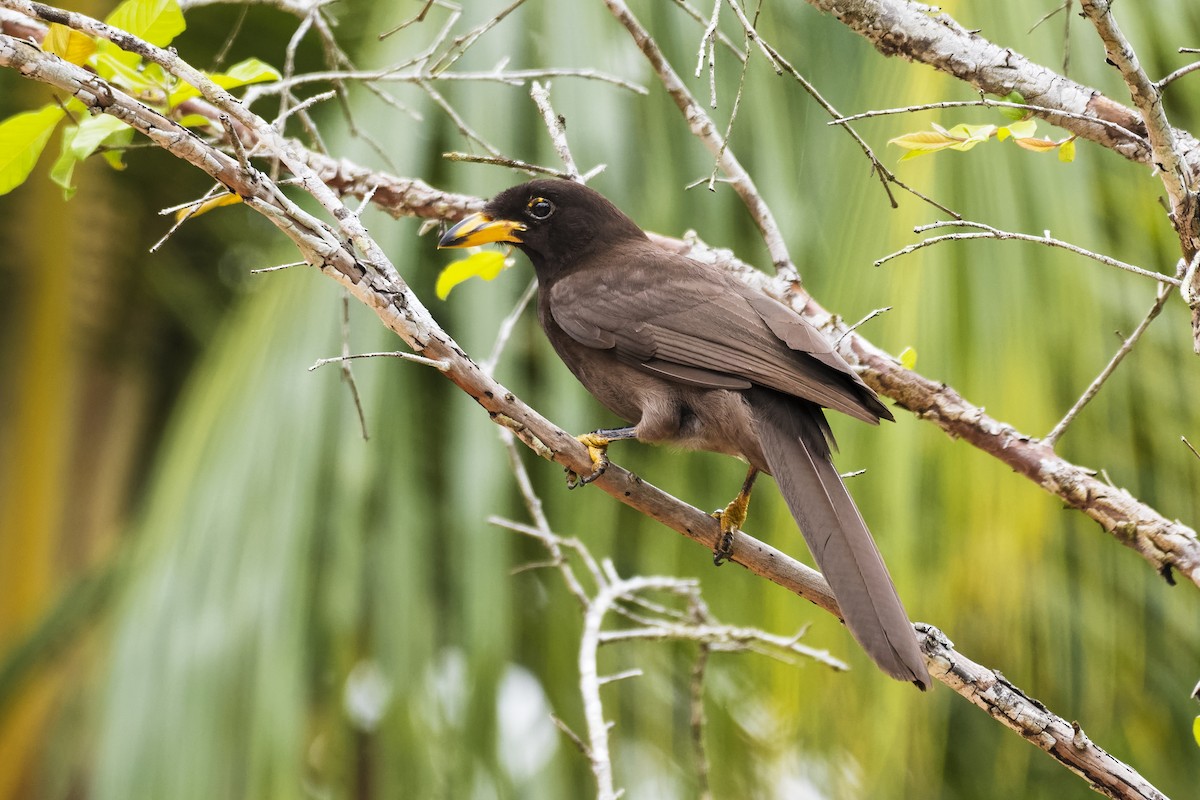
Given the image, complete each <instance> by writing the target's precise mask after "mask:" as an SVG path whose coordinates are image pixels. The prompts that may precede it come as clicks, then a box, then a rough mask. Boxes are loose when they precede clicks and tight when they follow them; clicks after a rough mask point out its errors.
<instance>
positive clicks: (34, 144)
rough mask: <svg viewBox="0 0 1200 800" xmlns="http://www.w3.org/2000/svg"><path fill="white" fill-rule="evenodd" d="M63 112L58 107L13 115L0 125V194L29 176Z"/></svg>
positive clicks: (18, 184)
mask: <svg viewBox="0 0 1200 800" xmlns="http://www.w3.org/2000/svg"><path fill="white" fill-rule="evenodd" d="M64 113H65V112H64V111H63V110H62V109H61V108H59V107H58V106H57V105H53V106H46V107H44V108H42V109H40V110H38V111H26V112H24V113H23V114H14V115H13V116H11V117H9V118H8V119H6V120H4V122H0V195H3V194H8V193H9V192H11V191H12V190H13V189H15V188H17V187H18V186H20V185H21V184H22V183H24V182H25V179H26V178H28V177H29V173H30V172H32V171H33V167H34V165H35V164H37V160H38V156H40V155H41V154H42V150H44V149H45V147H46V142H47V141H49V139H50V134H51V133H53V132H54V128H55V126H56V125H58V121H59V120H60V119H62V117H63V114H64Z"/></svg>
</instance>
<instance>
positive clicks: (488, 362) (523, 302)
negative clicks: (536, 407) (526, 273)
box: [479, 278, 537, 375]
mask: <svg viewBox="0 0 1200 800" xmlns="http://www.w3.org/2000/svg"><path fill="white" fill-rule="evenodd" d="M536 294H537V279H536V278H534V279H532V280H530V281H529V285H528V286H526V287H525V291H524V292H522V293H521V296H520V298H518V299H517V304H516V305H514V306H513V309H512V311H510V312H508V316H506V317H505V318H504V319H503V320H502V321H501V322H500V327H499V328H498V329H497V330H496V343H495V344H494V345H492V352H491V354H490V355H488V357H487V358H486V359H485V360H484V361H481V362H480V363H479V368H480V369H482V370H483V371H484V372H486V373H487V374H488V375H494V374H495V373H496V365H497V364H498V363H500V355H501V354H502V353H503V352H504V348H505V347H506V346H507V345H508V340H509V338H510V337H511V336H512V332H513V330H514V329H515V328H516V327H517V320H519V319H520V318H521V314H523V313H524V312H525V307H526V306H528V305H529V301H530V300H532V299H533V297H534V295H536Z"/></svg>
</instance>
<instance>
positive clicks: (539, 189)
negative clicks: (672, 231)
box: [438, 178, 645, 277]
mask: <svg viewBox="0 0 1200 800" xmlns="http://www.w3.org/2000/svg"><path fill="white" fill-rule="evenodd" d="M627 238H638V239H643V238H645V234H644V233H642V230H641V228H639V227H638V226H637V224H636V223H634V222H633V220H631V219H629V217H627V216H625V215H624V214H623V213H621V211H620V209H618V208H617V207H616V206H614V205H613V204H612V203H610V202H609V201H608V200H607V199H606V198H605V197H604V196H603V195H601V194H600V193H599V192H596V191H593V190H592V189H589V188H587V187H586V186H583V185H582V184H579V183H575V182H573V181H567V180H559V179H554V178H550V179H543V180H535V181H530V182H529V183H523V184H521V185H520V186H514V187H512V188H511V189H505V190H504V191H503V192H501V193H500V194H498V195H496V196H495V197H493V198H492V199H491V200H490V201H489V202H488V203H487V205H485V206H484V207H483V211H481V212H480V213H478V214H472V215H471V216H469V217H467V218H466V219H464V220H462V221H461V222H459V223H458V224H457V225H455V226H454V227H453V228H451V229H450V230H448V231H446V233H445V234H443V236H442V238H441V240H440V241H439V242H438V247H474V246H476V245H481V244H486V243H488V242H510V243H512V244H514V245H516V246H517V247H519V248H520V249H521V250H522V251H524V252H525V254H526V255H527V256H529V260H530V261H532V262H533V266H534V269H535V270H537V272H538V274H539V277H544V276H546V275H548V274H550V273H553V272H559V271H562V270H565V269H568V268H569V267H570V266H571V265H573V264H574V263H575V262H576V261H577V260H578V259H579V258H580V257H581V256H582V255H584V254H585V253H587V252H589V251H590V250H591V249H592V248H593V247H595V246H597V245H600V244H603V243H615V242H619V241H621V240H623V239H627Z"/></svg>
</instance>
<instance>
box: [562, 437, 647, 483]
mask: <svg viewBox="0 0 1200 800" xmlns="http://www.w3.org/2000/svg"><path fill="white" fill-rule="evenodd" d="M575 438H576V439H578V440H579V443H580V444H582V445H583V446H584V447H586V448H587V449H588V455H589V456H591V457H592V471H591V472H590V473H588V474H587V475H578V474H576V473H575V472H574V471H573V470H571V469H570V468H568V469H567V488H568V489H578V488H579V487H580V486H587V485H588V484H589V483H591V482H592V481H594V480H596V478H599V477H600V476H601V475H603V474H604V470H606V469H608V445H609V444H610V443H611V442H615V441H617V440H618V439H636V438H637V429H636V428H609V429H607V430H598V431H592V432H591V433H585V434H583V435H582V436H576V437H575Z"/></svg>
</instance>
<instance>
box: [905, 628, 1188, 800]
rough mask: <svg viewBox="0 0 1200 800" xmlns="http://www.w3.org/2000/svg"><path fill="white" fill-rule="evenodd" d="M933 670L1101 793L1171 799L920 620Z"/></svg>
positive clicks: (1129, 799) (1121, 799) (1122, 798)
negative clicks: (955, 647)
mask: <svg viewBox="0 0 1200 800" xmlns="http://www.w3.org/2000/svg"><path fill="white" fill-rule="evenodd" d="M917 628H918V630H919V631H920V632H921V633H922V636H921V638H922V643H921V649H922V650H923V651H924V652H925V654H926V655H927V656H928V657H929V661H930V664H931V666H930V668H929V673H930V675H933V676H934V677H935V678H937V679H938V680H940V681H942V682H944V683H945V684H946V685H947V686H949V687H950V688H952V689H954V690H955V691H956V692H958V693H959V694H961V695H962V696H963V697H965V698H967V699H968V700H970V701H971V703H973V704H974V705H976V706H978V707H979V708H981V709H983V710H984V711H986V712H987V713H988V714H989V715H991V716H992V718H994V719H995V720H997V721H998V722H1000V723H1001V724H1002V725H1004V726H1005V727H1006V728H1009V729H1010V730H1012V731H1015V732H1016V733H1018V734H1020V735H1021V736H1022V737H1023V738H1024V739H1025V740H1026V741H1028V742H1030V743H1031V744H1033V745H1034V746H1035V747H1038V748H1041V749H1042V750H1044V751H1045V752H1047V753H1049V754H1050V755H1051V756H1052V757H1053V758H1054V759H1056V760H1057V761H1058V762H1059V763H1061V764H1062V765H1063V766H1065V767H1066V768H1067V769H1069V770H1071V771H1072V772H1074V773H1075V774H1076V775H1078V776H1080V777H1081V778H1083V779H1084V780H1085V781H1087V782H1088V784H1089V785H1090V786H1091V787H1092V788H1093V789H1095V790H1096V791H1097V792H1100V793H1101V794H1104V795H1107V796H1108V797H1112V798H1118V800H1134V799H1135V798H1140V800H1167V797H1166V795H1164V794H1163V793H1162V792H1160V791H1158V789H1156V788H1154V786H1153V785H1152V784H1151V783H1150V782H1149V781H1147V780H1146V779H1145V778H1143V777H1142V776H1141V775H1139V774H1138V773H1137V772H1136V771H1135V770H1133V769H1132V768H1131V767H1129V765H1128V764H1125V763H1123V762H1121V761H1119V760H1117V759H1116V758H1113V756H1112V755H1110V754H1109V753H1107V752H1105V751H1104V750H1103V749H1101V748H1100V747H1098V746H1096V745H1095V744H1094V743H1093V742H1092V741H1091V740H1090V739H1088V737H1087V735H1086V734H1084V732H1083V729H1082V728H1081V727H1080V726H1079V723H1073V722H1067V721H1066V720H1065V719H1063V718H1062V717H1060V716H1058V715H1057V714H1054V713H1053V712H1051V711H1050V710H1049V709H1048V708H1046V706H1045V705H1044V704H1042V703H1040V702H1038V701H1037V700H1035V699H1033V698H1032V697H1030V696H1029V695H1027V694H1026V693H1025V692H1023V691H1021V689H1020V688H1018V687H1017V686H1016V685H1014V684H1013V683H1012V682H1011V681H1009V680H1008V679H1007V678H1005V677H1004V676H1002V675H1001V674H1000V673H998V672H994V671H992V670H990V669H988V668H987V667H984V666H981V665H979V664H976V663H975V662H974V661H971V660H970V659H968V658H966V657H965V656H963V655H962V654H961V653H958V652H957V651H955V649H954V644H953V643H952V642H951V641H950V640H949V639H947V638H946V636H945V634H943V633H942V632H941V631H939V630H937V629H936V628H932V627H929V626H926V625H918V626H917Z"/></svg>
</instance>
